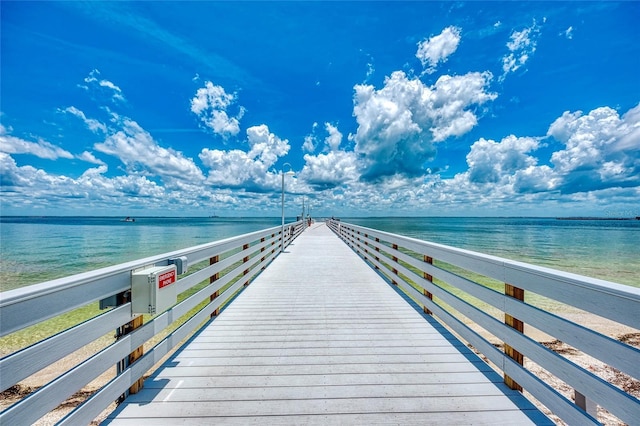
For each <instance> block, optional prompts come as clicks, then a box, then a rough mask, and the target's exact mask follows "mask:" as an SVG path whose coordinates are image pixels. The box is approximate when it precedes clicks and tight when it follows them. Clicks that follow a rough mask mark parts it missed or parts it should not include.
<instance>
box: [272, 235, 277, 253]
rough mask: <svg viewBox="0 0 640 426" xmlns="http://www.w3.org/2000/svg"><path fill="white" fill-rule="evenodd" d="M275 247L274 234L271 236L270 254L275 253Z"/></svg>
mask: <svg viewBox="0 0 640 426" xmlns="http://www.w3.org/2000/svg"><path fill="white" fill-rule="evenodd" d="M275 245H276V234H275V233H274V234H271V248H272V249H271V254H273V253H275V252H276V247H274V246H275Z"/></svg>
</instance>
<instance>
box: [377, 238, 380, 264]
mask: <svg viewBox="0 0 640 426" xmlns="http://www.w3.org/2000/svg"><path fill="white" fill-rule="evenodd" d="M376 243H380V238H378V237H376ZM376 251H377V252H378V253H379V252H380V247H379V245H378V244H376ZM376 261H377V262H380V258H379V257H378V256H376ZM376 269H380V268H379V267H378V265H376Z"/></svg>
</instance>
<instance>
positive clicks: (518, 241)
mask: <svg viewBox="0 0 640 426" xmlns="http://www.w3.org/2000/svg"><path fill="white" fill-rule="evenodd" d="M120 219H121V218H111V217H44V218H40V217H0V254H1V256H0V289H1V290H2V291H5V290H9V289H12V288H18V287H22V286H26V285H30V284H35V283H39V282H42V281H47V280H50V279H54V278H59V277H64V276H68V275H72V274H76V273H79V272H83V271H88V270H92V269H97V268H100V267H104V266H109V265H114V264H118V263H122V262H126V261H129V260H134V259H139V258H143V257H147V256H151V255H156V254H160V253H165V252H169V251H173V250H177V249H181V248H185V247H190V246H195V245H199V244H203V243H206V242H210V241H215V240H219V239H223V238H228V237H232V236H235V235H240V234H244V233H248V232H252V231H257V230H260V229H264V228H268V227H272V226H277V225H279V224H280V220H281V219H280V218H277V217H274V218H244V219H238V218H136V222H133V223H130V222H121V220H120ZM342 220H343V221H346V222H351V223H355V224H358V225H362V226H367V227H371V228H376V229H380V230H384V231H388V232H394V233H398V234H402V235H407V236H410V237H414V238H419V239H423V240H428V241H433V242H437V243H440V244H447V245H452V246H456V247H461V248H465V249H469V250H475V251H480V252H484V253H489V254H493V255H496V256H501V257H506V258H510V259H514V260H520V261H525V262H529V263H534V264H538V265H543V266H547V267H552V268H556V269H560V270H564V271H569V272H574V273H578V274H582V275H588V276H592V277H597V278H602V279H607V280H610V281H615V282H619V283H623V284H629V285H634V286H637V287H640V243H638V242H639V241H640V221H636V220H633V221H632V220H629V221H613V220H556V219H553V218H433V217H428V218H342ZM287 221H289V220H287Z"/></svg>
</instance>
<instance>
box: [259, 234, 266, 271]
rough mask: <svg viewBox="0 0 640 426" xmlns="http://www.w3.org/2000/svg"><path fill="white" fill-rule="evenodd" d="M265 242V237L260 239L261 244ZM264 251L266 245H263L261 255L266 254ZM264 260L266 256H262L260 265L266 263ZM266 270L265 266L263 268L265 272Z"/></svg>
mask: <svg viewBox="0 0 640 426" xmlns="http://www.w3.org/2000/svg"><path fill="white" fill-rule="evenodd" d="M264 240H265V238H264V237H262V238H260V243H264ZM264 251H265V247H264V245H263V247H262V248H261V249H260V253H264ZM264 259H265V256H262V257H261V258H260V263H262V262H264ZM265 268H266V266H263V267H262V270H263V271H264V270H265Z"/></svg>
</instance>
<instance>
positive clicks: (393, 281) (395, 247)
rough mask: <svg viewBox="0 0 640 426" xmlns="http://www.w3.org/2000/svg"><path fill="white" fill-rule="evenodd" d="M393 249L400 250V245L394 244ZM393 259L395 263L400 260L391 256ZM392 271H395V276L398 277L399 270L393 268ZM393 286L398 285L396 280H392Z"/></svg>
mask: <svg viewBox="0 0 640 426" xmlns="http://www.w3.org/2000/svg"><path fill="white" fill-rule="evenodd" d="M391 247H393V249H394V250H398V245H397V244H392V245H391ZM391 259H393V261H394V262H395V263H397V262H398V258H397V257H396V256H391ZM391 270H392V271H393V273H394V274H396V275H398V270H397V269H396V268H391ZM391 284H393V285H398V283H397V282H396V280H391Z"/></svg>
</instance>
